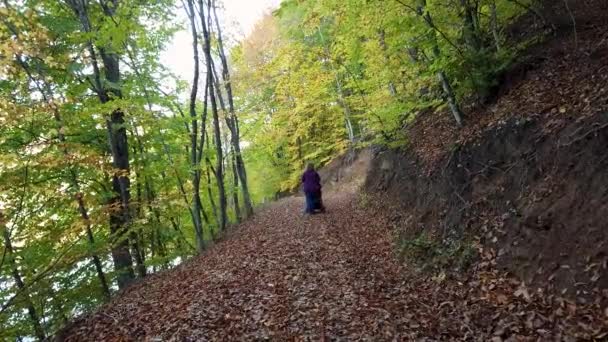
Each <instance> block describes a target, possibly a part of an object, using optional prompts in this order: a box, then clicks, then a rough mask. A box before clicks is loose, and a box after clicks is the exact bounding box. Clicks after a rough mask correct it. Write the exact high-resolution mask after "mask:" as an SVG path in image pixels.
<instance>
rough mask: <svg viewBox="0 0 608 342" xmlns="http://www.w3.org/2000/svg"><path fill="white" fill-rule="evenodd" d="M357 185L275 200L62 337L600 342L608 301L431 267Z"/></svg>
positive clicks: (484, 255) (485, 273)
mask: <svg viewBox="0 0 608 342" xmlns="http://www.w3.org/2000/svg"><path fill="white" fill-rule="evenodd" d="M356 198H357V197H356V196H355V195H354V194H353V193H343V194H332V195H330V196H327V198H326V199H325V202H326V206H327V207H328V212H327V213H326V214H322V215H315V216H306V217H305V216H302V214H301V212H302V204H303V199H302V198H287V199H283V200H281V201H279V202H277V203H273V204H271V205H270V206H269V207H267V208H266V209H264V210H262V211H261V212H259V213H258V214H256V216H255V217H254V218H253V219H251V220H249V221H248V222H245V223H244V224H242V225H241V226H240V227H239V228H238V229H237V230H236V231H234V232H233V233H232V234H231V236H229V237H228V238H226V239H225V240H224V241H222V242H220V243H218V244H217V245H215V246H213V247H212V248H210V250H208V251H207V252H206V253H204V255H202V256H199V257H196V258H193V259H191V260H189V261H187V262H185V263H183V264H182V265H180V266H178V267H176V268H175V269H173V270H170V271H166V272H161V273H159V274H156V275H152V276H150V277H148V278H147V279H146V280H144V281H141V282H139V283H137V284H135V285H133V286H131V287H129V288H128V289H127V290H126V291H124V292H123V293H121V294H120V295H118V296H117V297H116V298H114V299H113V300H112V301H111V302H110V303H108V304H106V305H104V306H102V307H101V308H100V309H99V310H97V311H96V312H94V313H92V314H90V315H88V316H85V317H83V318H81V319H79V320H77V321H76V322H74V323H73V324H72V325H71V326H69V327H68V328H66V329H65V331H63V333H62V334H60V335H61V337H58V339H61V340H66V341H229V340H233V341H245V340H247V341H249V340H273V341H322V340H343V341H344V340H345V341H351V340H370V341H371V340H373V341H445V340H457V341H460V340H472V341H488V340H491V341H494V342H497V341H543V340H551V341H577V340H581V339H586V340H593V339H597V340H603V338H605V336H607V335H606V332H608V329H607V326H608V311H605V310H606V309H605V308H602V307H601V306H600V304H599V302H597V303H590V304H586V305H583V306H581V305H577V304H575V303H573V302H570V301H567V300H565V299H562V298H558V297H554V296H549V295H544V294H543V293H536V292H533V291H532V290H529V289H527V288H526V287H525V285H523V284H520V283H518V282H517V281H515V280H513V279H510V278H508V277H506V276H503V275H501V274H500V273H499V272H498V271H496V270H493V268H492V264H493V262H492V258H493V255H492V253H491V252H487V251H484V250H483V249H482V248H480V249H479V251H480V255H481V259H480V262H478V263H477V266H475V267H474V268H473V270H471V271H470V272H468V273H467V274H463V275H461V276H459V277H458V278H453V277H447V278H446V277H441V276H440V277H427V276H422V275H419V274H418V275H417V274H415V273H414V272H412V271H411V270H408V267H407V264H406V263H405V262H404V261H401V260H399V259H398V258H397V256H396V253H395V251H396V247H395V245H394V242H395V239H394V238H393V237H392V230H391V228H390V227H391V225H390V222H387V220H386V219H385V217H386V215H381V214H380V213H379V212H377V211H375V212H371V211H366V210H364V209H362V208H361V207H360V206H359V204H358V203H359V202H358V201H357V199H356Z"/></svg>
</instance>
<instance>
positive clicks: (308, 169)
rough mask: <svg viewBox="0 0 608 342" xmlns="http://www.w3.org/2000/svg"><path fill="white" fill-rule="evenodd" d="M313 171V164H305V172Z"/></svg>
mask: <svg viewBox="0 0 608 342" xmlns="http://www.w3.org/2000/svg"><path fill="white" fill-rule="evenodd" d="M314 169H315V166H314V165H313V163H308V164H306V171H312V170H314Z"/></svg>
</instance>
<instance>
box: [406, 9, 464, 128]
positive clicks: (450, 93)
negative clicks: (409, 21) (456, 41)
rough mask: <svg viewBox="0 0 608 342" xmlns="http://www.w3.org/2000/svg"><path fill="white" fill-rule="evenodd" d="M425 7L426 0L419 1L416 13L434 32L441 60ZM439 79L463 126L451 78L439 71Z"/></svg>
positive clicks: (453, 110)
mask: <svg viewBox="0 0 608 342" xmlns="http://www.w3.org/2000/svg"><path fill="white" fill-rule="evenodd" d="M425 7H426V0H418V3H417V8H416V12H417V14H418V15H419V16H421V17H422V18H423V19H424V21H425V22H426V23H427V25H428V26H429V28H430V29H431V30H433V35H432V45H433V46H432V50H433V55H434V57H435V58H439V57H440V56H441V52H440V50H439V44H438V43H437V38H436V32H435V24H434V23H433V18H432V17H431V14H430V13H429V12H428V11H426V12H425ZM437 78H438V79H439V82H440V84H441V87H442V89H443V93H444V97H445V101H446V102H447V103H448V106H449V107H450V111H451V112H452V115H453V116H454V120H456V124H458V126H462V117H463V114H462V111H461V109H460V106H459V105H458V100H457V99H456V95H455V94H454V91H453V89H452V86H451V84H450V80H449V78H448V77H447V75H446V73H445V71H443V70H439V71H438V72H437Z"/></svg>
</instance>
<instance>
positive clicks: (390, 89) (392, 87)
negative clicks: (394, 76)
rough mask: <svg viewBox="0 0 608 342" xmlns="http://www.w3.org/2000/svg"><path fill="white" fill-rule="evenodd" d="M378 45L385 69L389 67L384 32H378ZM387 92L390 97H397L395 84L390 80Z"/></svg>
mask: <svg viewBox="0 0 608 342" xmlns="http://www.w3.org/2000/svg"><path fill="white" fill-rule="evenodd" d="M378 43H379V44H380V48H381V49H382V54H383V56H384V63H385V64H386V67H387V68H388V67H390V64H389V62H390V60H389V57H388V47H387V46H386V39H385V33H384V30H383V29H382V30H380V31H379V32H378ZM388 92H389V93H390V94H391V96H392V97H396V96H397V89H396V88H395V84H394V83H393V81H392V80H389V81H388Z"/></svg>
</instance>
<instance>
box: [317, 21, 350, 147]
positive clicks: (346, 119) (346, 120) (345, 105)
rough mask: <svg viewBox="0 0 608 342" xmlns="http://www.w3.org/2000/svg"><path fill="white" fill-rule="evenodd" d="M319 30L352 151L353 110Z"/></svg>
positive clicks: (319, 29)
mask: <svg viewBox="0 0 608 342" xmlns="http://www.w3.org/2000/svg"><path fill="white" fill-rule="evenodd" d="M318 32H319V37H320V38H321V42H322V44H323V48H324V49H325V54H326V55H327V57H328V58H329V59H330V61H329V65H330V66H331V70H332V73H333V75H334V79H335V82H336V91H337V93H338V94H337V95H338V99H337V102H338V104H340V106H341V107H342V109H343V110H344V125H345V128H346V134H347V135H348V142H349V152H352V149H353V147H354V145H355V131H354V129H353V123H352V120H351V117H352V112H351V109H350V106H349V105H348V103H347V102H346V97H345V96H344V89H343V87H342V80H341V79H340V75H338V70H337V69H336V67H335V65H334V61H333V60H332V59H331V52H330V50H329V47H328V46H327V44H326V43H325V38H324V36H323V32H321V28H320V27H319V28H318Z"/></svg>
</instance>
